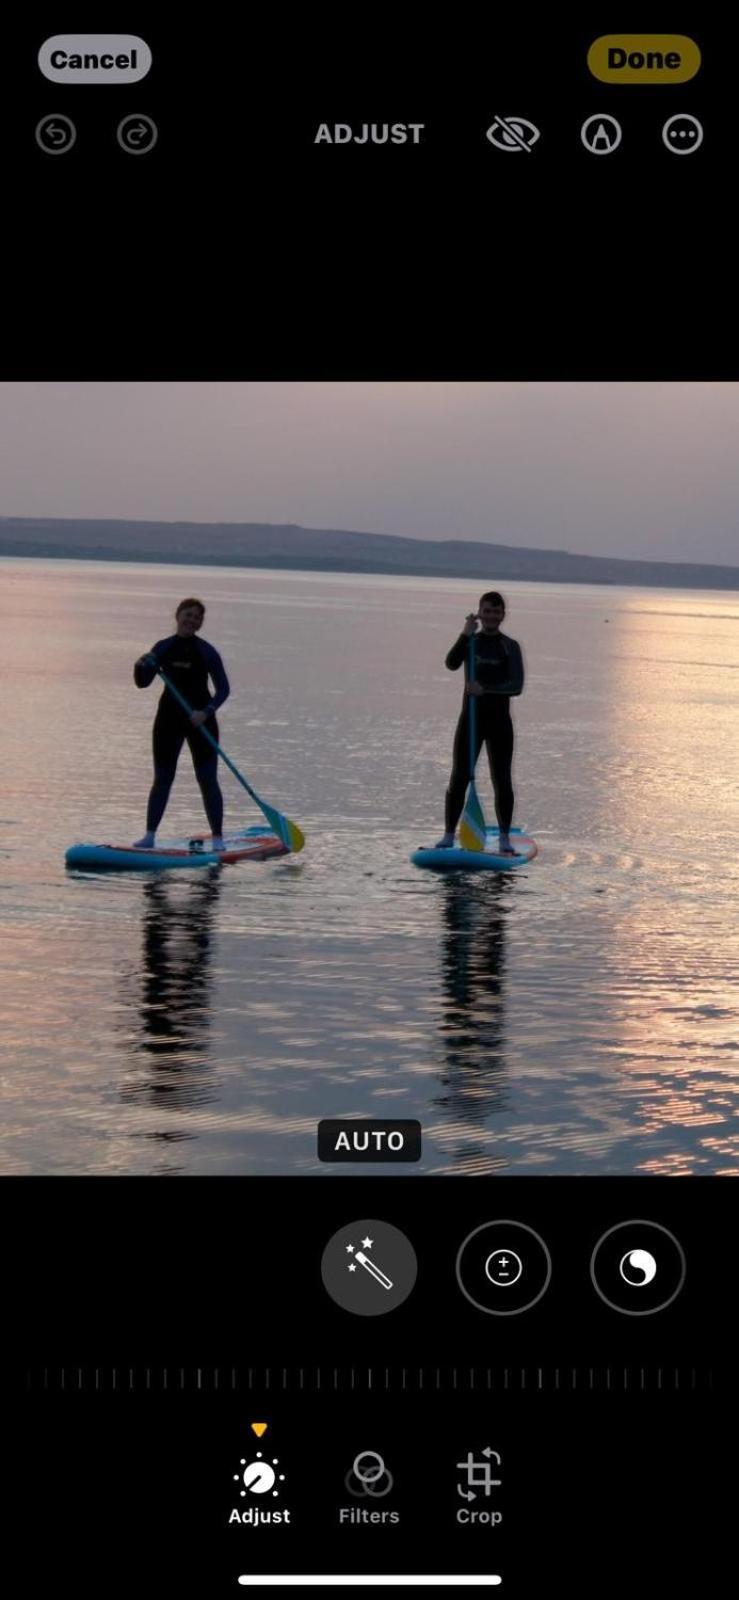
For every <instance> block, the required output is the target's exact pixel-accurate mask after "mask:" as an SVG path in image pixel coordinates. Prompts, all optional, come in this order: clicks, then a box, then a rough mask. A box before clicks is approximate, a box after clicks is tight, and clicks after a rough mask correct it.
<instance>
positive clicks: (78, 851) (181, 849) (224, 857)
mask: <svg viewBox="0 0 739 1600" xmlns="http://www.w3.org/2000/svg"><path fill="white" fill-rule="evenodd" d="M223 842H224V845H225V846H226V848H225V850H213V849H212V848H211V840H210V838H209V837H208V836H207V834H206V835H205V836H204V837H203V838H196V839H169V840H167V841H166V842H165V843H163V844H161V845H157V846H156V847H155V849H153V850H136V849H135V848H134V846H133V845H130V844H73V845H70V847H69V849H68V851H67V853H66V855H65V857H64V860H65V864H66V865H67V866H68V867H76V868H77V869H78V870H80V869H81V870H82V871H85V869H86V870H87V871H88V872H161V871H162V870H163V869H164V868H165V867H167V868H168V867H221V866H230V865H231V864H232V863H233V862H237V861H267V860H268V859H269V858H270V857H271V856H284V855H287V850H286V848H285V846H284V844H283V843H282V840H281V839H278V838H277V836H276V834H274V833H272V832H271V831H270V829H269V828H266V827H265V825H264V823H261V824H260V825H258V826H257V827H255V828H243V829H242V830H241V832H240V833H231V834H227V835H226V836H225V838H224V841H223Z"/></svg>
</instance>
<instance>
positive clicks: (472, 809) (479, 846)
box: [459, 783, 486, 850]
mask: <svg viewBox="0 0 739 1600" xmlns="http://www.w3.org/2000/svg"><path fill="white" fill-rule="evenodd" d="M485 840H486V825H485V816H484V813H483V809H482V806H481V805H480V802H479V800H478V798H477V790H476V788H475V785H474V783H471V784H470V786H469V789H468V790H467V799H466V801H465V807H464V811H463V812H462V820H461V822H460V824H459V842H460V844H461V846H462V849H463V850H484V849H485Z"/></svg>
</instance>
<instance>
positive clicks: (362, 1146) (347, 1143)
mask: <svg viewBox="0 0 739 1600" xmlns="http://www.w3.org/2000/svg"><path fill="white" fill-rule="evenodd" d="M318 1159H319V1161H420V1159H421V1124H420V1122H396V1121H393V1120H390V1119H378V1118H374V1117H373V1118H372V1120H371V1121H364V1120H362V1119H360V1118H357V1117H343V1118H335V1119H327V1120H326V1121H324V1122H319V1124H318Z"/></svg>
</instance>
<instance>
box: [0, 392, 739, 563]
mask: <svg viewBox="0 0 739 1600" xmlns="http://www.w3.org/2000/svg"><path fill="white" fill-rule="evenodd" d="M0 516H6V517H123V518H126V519H131V520H135V519H138V518H141V519H145V520H154V521H159V520H161V521H192V522H273V523H290V522H292V523H302V524H303V525H304V526H306V527H314V528H350V529H357V530H359V531H365V532H372V533H389V534H400V535H404V536H406V537H409V538H431V539H483V540H489V541H491V542H493V543H500V544H512V545H529V546H535V547H539V548H548V549H552V548H554V549H563V550H569V551H571V552H573V553H579V554H585V555H611V556H626V557H642V558H644V559H647V560H648V559H654V560H666V561H670V560H672V561H691V560H695V561H700V562H727V563H730V564H732V565H735V564H739V384H737V383H724V384H722V383H665V384H660V383H624V384H613V383H602V384H597V383H149V384H147V383H18V384H12V383H2V384H0Z"/></svg>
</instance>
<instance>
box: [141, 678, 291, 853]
mask: <svg viewBox="0 0 739 1600" xmlns="http://www.w3.org/2000/svg"><path fill="white" fill-rule="evenodd" d="M157 672H158V673H159V676H160V678H161V680H162V683H164V684H166V686H167V688H168V689H169V692H170V694H173V695H174V697H175V700H178V701H179V703H180V705H181V706H182V709H183V711H186V712H187V715H188V717H191V716H192V707H191V706H189V705H188V703H187V701H186V700H185V698H184V695H181V694H180V691H179V689H176V688H175V686H174V684H173V683H170V681H169V678H168V677H167V676H166V674H165V673H163V672H162V669H161V667H157ZM200 732H201V733H202V734H204V735H205V738H206V739H207V740H208V743H209V744H212V746H213V749H214V750H217V751H218V754H219V756H220V758H221V760H222V761H225V763H226V766H227V767H228V768H229V769H230V771H231V772H232V773H233V775H234V777H235V778H238V780H239V783H240V784H241V785H242V788H244V789H246V792H247V794H250V795H251V797H252V800H254V801H255V803H256V804H257V805H258V806H259V809H260V811H262V812H263V813H264V815H265V817H266V818H267V821H268V823H269V825H270V828H271V829H272V832H273V833H276V834H277V837H278V839H281V840H282V843H283V844H284V845H285V846H286V848H287V849H288V850H295V851H298V850H302V848H303V845H304V844H305V835H304V834H303V833H302V832H301V830H300V828H299V827H298V824H297V822H291V821H290V818H289V817H283V815H282V812H281V811H276V810H275V808H274V806H268V805H267V802H266V800H260V798H259V795H258V794H257V793H256V792H255V790H254V789H252V786H251V784H250V783H247V781H246V778H245V777H244V776H243V774H242V773H241V772H239V769H238V767H235V766H234V764H233V761H232V760H231V759H230V757H229V756H227V755H226V752H225V750H222V749H221V747H220V745H219V744H218V743H217V741H216V740H215V739H214V738H213V735H212V733H209V732H208V729H207V728H206V727H204V726H203V724H202V723H201V724H200Z"/></svg>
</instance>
